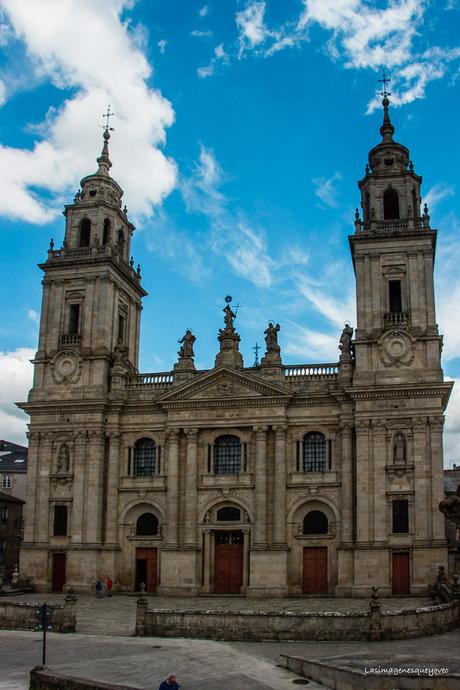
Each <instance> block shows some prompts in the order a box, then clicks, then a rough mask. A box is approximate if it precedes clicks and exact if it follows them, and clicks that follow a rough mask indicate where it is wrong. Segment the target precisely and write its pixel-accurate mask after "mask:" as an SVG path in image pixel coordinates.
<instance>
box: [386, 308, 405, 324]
mask: <svg viewBox="0 0 460 690" xmlns="http://www.w3.org/2000/svg"><path fill="white" fill-rule="evenodd" d="M383 323H384V324H385V326H407V325H408V324H409V314H408V313H407V312H406V311H397V312H391V311H388V312H386V313H385V314H384V315H383Z"/></svg>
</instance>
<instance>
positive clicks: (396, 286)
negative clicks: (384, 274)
mask: <svg viewBox="0 0 460 690" xmlns="http://www.w3.org/2000/svg"><path fill="white" fill-rule="evenodd" d="M388 291H389V298H390V300H389V301H390V313H391V314H399V313H401V312H402V296H401V281H400V280H389V281H388Z"/></svg>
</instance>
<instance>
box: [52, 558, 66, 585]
mask: <svg viewBox="0 0 460 690" xmlns="http://www.w3.org/2000/svg"><path fill="white" fill-rule="evenodd" d="M64 585H65V553H53V572H52V588H53V592H62V590H63V589H64Z"/></svg>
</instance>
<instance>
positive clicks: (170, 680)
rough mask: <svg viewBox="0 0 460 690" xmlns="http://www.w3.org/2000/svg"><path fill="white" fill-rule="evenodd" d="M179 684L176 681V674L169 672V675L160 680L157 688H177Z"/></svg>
mask: <svg viewBox="0 0 460 690" xmlns="http://www.w3.org/2000/svg"><path fill="white" fill-rule="evenodd" d="M179 688H180V685H179V683H178V682H177V678H176V674H175V673H170V674H169V676H168V677H167V678H166V680H164V681H163V682H162V684H161V685H160V687H159V688H158V690H179Z"/></svg>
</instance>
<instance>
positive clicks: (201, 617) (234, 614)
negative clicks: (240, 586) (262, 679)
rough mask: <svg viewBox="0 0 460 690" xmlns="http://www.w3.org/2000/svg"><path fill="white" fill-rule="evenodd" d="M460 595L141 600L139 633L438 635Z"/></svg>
mask: <svg viewBox="0 0 460 690" xmlns="http://www.w3.org/2000/svg"><path fill="white" fill-rule="evenodd" d="M459 623H460V601H452V602H450V603H448V604H440V605H434V606H426V607H421V608H417V609H407V610H402V611H395V612H391V611H382V610H381V608H380V603H379V602H378V600H375V599H374V600H372V601H371V604H370V607H369V611H368V612H366V611H364V612H344V613H338V612H336V611H321V612H316V611H315V612H310V611H305V612H301V613H300V612H292V611H251V610H250V609H242V610H240V611H230V610H209V609H206V608H205V607H203V610H195V609H153V610H150V611H149V610H148V605H147V600H146V599H144V598H143V597H141V598H140V599H138V600H137V611H136V635H140V636H143V635H145V636H151V637H202V638H208V639H222V640H397V639H404V638H411V637H423V636H424V635H434V634H438V633H442V632H446V631H448V630H452V629H453V628H455V627H458V625H459Z"/></svg>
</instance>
